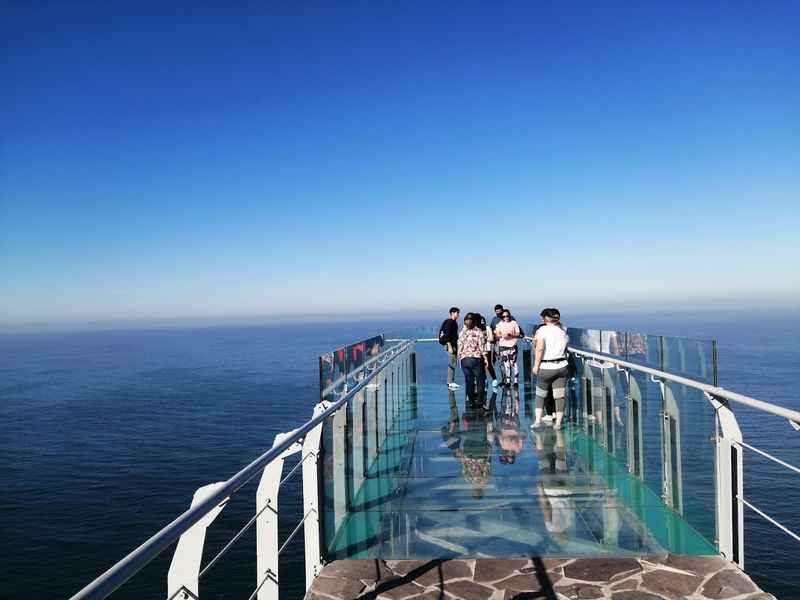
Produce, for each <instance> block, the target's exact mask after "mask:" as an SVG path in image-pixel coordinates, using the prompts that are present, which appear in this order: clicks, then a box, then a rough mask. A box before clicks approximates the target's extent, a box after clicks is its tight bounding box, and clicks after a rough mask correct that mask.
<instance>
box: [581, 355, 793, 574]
mask: <svg viewBox="0 0 800 600" xmlns="http://www.w3.org/2000/svg"><path fill="white" fill-rule="evenodd" d="M567 350H568V351H569V352H570V353H572V354H573V355H575V356H576V357H579V358H582V359H587V360H590V361H598V362H601V363H607V364H614V365H616V366H617V368H619V369H622V370H626V371H638V372H641V373H645V374H648V375H649V376H650V377H651V378H652V380H653V381H655V382H657V383H658V384H659V388H660V391H661V400H662V419H667V418H672V417H673V416H674V413H675V412H676V411H675V410H674V409H675V406H674V404H675V402H674V398H672V394H671V392H670V391H669V389H668V386H667V382H674V383H677V384H680V385H684V386H686V387H690V388H694V389H697V390H700V391H702V392H704V394H705V396H706V398H707V399H708V400H709V402H710V403H711V405H712V406H713V408H714V410H715V413H716V432H715V436H714V438H713V441H714V442H715V444H716V451H715V485H716V490H715V495H716V516H717V534H718V540H717V543H718V547H719V550H720V553H721V554H722V555H723V556H724V557H725V558H727V559H728V560H730V561H732V562H734V563H736V564H737V565H739V566H740V567H743V566H744V516H743V507H744V506H747V507H749V508H752V509H753V510H754V511H756V512H757V513H759V514H761V515H762V516H763V517H764V518H766V519H767V520H769V521H770V522H773V523H775V524H776V525H777V526H778V527H779V528H781V529H782V530H783V531H786V532H787V533H788V534H789V535H791V536H792V537H795V538H797V539H800V536H798V535H797V534H796V533H794V532H792V531H790V530H788V529H787V528H786V527H785V526H783V525H781V524H780V523H777V522H775V521H774V520H773V519H772V518H771V517H769V516H768V515H766V514H764V513H763V512H762V511H760V510H758V509H757V508H756V507H754V506H753V505H752V504H750V503H748V502H747V501H746V500H745V499H744V498H743V491H742V490H743V456H742V448H743V447H746V446H747V445H746V444H744V442H743V441H742V433H741V430H740V429H739V425H738V423H737V421H736V417H735V416H734V414H733V412H732V411H731V409H730V406H729V403H730V402H737V403H740V404H743V405H746V406H749V407H751V408H755V409H757V410H760V411H762V412H766V413H770V414H772V415H775V416H778V417H782V418H784V419H787V420H789V422H790V423H792V426H793V427H795V428H797V426H798V425H799V424H800V412H798V411H794V410H791V409H788V408H783V407H782V406H776V405H774V404H770V403H768V402H764V401H762V400H756V399H755V398H750V397H749V396H745V395H743V394H737V393H736V392H731V391H728V390H726V389H723V388H720V387H717V386H713V385H709V384H706V383H702V382H699V381H695V380H692V379H689V378H687V377H682V376H680V375H675V374H673V373H667V372H666V371H661V370H658V369H654V368H652V367H647V366H644V365H640V364H637V363H631V362H628V361H625V360H622V359H619V358H616V357H613V356H608V355H605V354H598V353H597V352H589V351H587V350H581V349H580V348H574V347H572V346H570V347H568V348H567ZM631 379H632V378H629V381H631ZM670 400H671V401H670ZM592 405H593V408H594V398H593V399H592ZM640 417H641V415H640ZM640 421H641V418H640ZM662 426H666V425H663V424H662ZM662 439H663V440H668V441H669V440H670V439H671V435H669V433H667V435H665V436H662ZM669 449H670V447H669V446H663V447H662V452H663V453H664V454H663V456H664V464H665V465H666V468H665V469H664V471H665V473H664V480H663V486H664V488H663V493H664V499H665V501H666V502H667V504H668V505H670V506H671V505H672V498H673V494H672V491H673V486H674V485H679V484H680V482H675V481H672V469H671V468H669V462H668V461H669V460H670V457H669V456H668V454H669ZM757 451H758V452H760V453H761V454H764V455H766V456H767V458H770V459H771V460H773V461H775V462H778V463H779V464H784V465H786V463H783V461H780V460H778V459H776V458H774V457H772V456H770V455H767V454H766V453H764V452H763V451H759V450H757ZM678 456H680V454H678ZM786 466H788V467H789V468H792V469H796V468H795V467H792V466H791V465H786ZM667 473H668V474H667ZM674 508H676V509H677V510H680V507H674Z"/></svg>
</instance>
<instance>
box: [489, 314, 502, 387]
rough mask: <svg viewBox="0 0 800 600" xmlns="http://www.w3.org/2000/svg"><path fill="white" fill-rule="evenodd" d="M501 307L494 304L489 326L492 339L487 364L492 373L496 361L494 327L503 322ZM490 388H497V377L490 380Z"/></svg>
mask: <svg viewBox="0 0 800 600" xmlns="http://www.w3.org/2000/svg"><path fill="white" fill-rule="evenodd" d="M502 315H503V305H502V304H495V305H494V317H492V321H491V323H490V324H489V327H490V328H491V330H492V332H491V338H492V351H491V354H490V355H489V363H490V364H491V365H492V371H494V363H495V361H497V335H496V334H495V327H497V324H498V323H501V322H502V321H503V316H502ZM492 387H497V377H495V378H494V379H492Z"/></svg>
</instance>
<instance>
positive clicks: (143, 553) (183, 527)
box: [71, 340, 414, 600]
mask: <svg viewBox="0 0 800 600" xmlns="http://www.w3.org/2000/svg"><path fill="white" fill-rule="evenodd" d="M413 343H414V342H413V341H412V340H407V341H406V342H404V343H400V344H397V345H396V346H392V347H391V348H387V349H386V350H385V351H384V352H382V353H381V355H385V356H387V357H388V358H389V360H394V359H395V358H397V357H398V356H400V355H402V354H403V353H404V352H405V351H406V350H408V349H409V348H410V347H411V346H412V345H413ZM381 355H379V356H381ZM375 358H377V357H375ZM378 373H380V371H379V370H376V371H373V372H372V373H370V374H368V375H367V376H366V377H365V378H364V379H362V380H361V381H360V382H358V384H356V385H355V386H354V387H353V389H351V390H349V391H348V392H346V393H345V394H344V396H342V397H341V398H340V399H338V400H336V401H335V402H332V403H331V404H330V405H329V406H328V408H326V409H325V410H324V411H323V412H321V413H320V414H319V415H317V416H316V417H313V418H312V419H310V420H309V421H306V423H305V424H303V425H301V426H300V427H299V428H297V429H295V430H294V431H293V432H292V433H291V434H290V435H287V436H286V437H285V438H283V439H282V440H281V441H280V442H278V443H276V444H274V445H273V446H272V447H271V448H270V449H269V450H267V451H266V452H264V453H263V454H262V455H261V456H259V457H258V458H256V459H255V460H253V461H252V462H251V463H250V464H248V465H247V466H245V467H244V468H242V469H240V470H239V471H238V472H237V473H236V474H234V475H233V476H231V477H230V478H229V479H228V480H227V481H225V482H223V485H221V486H220V487H219V488H218V489H217V490H216V491H215V492H214V493H212V494H210V495H209V496H208V497H207V498H206V499H205V500H203V501H201V502H199V503H197V504H196V505H195V506H193V507H190V508H189V509H188V510H186V511H185V512H183V513H182V514H180V515H179V516H178V517H176V518H175V519H174V520H173V521H172V522H171V523H169V524H168V525H167V526H166V527H164V528H162V529H161V530H160V531H158V532H157V533H155V534H153V535H152V536H151V537H150V538H149V539H147V540H146V541H145V542H144V543H142V544H140V545H139V546H138V547H137V548H136V549H134V550H133V551H132V552H130V553H129V554H128V555H127V556H125V557H124V558H122V559H121V560H119V561H118V562H117V563H116V564H114V565H113V566H112V567H111V568H109V569H108V570H106V571H105V572H104V573H102V574H101V575H100V576H99V577H97V578H96V579H95V580H94V581H92V582H91V583H89V584H88V585H86V586H85V587H83V588H82V589H81V590H80V591H78V592H77V593H76V594H75V595H73V596H72V598H71V600H84V599H86V598H105V597H107V596H108V595H110V594H111V593H112V592H113V591H114V590H116V589H117V588H119V587H120V586H121V585H122V584H123V583H125V582H126V581H127V580H128V579H130V578H131V577H133V576H134V575H135V574H136V573H138V572H139V571H140V570H141V569H142V568H143V567H144V566H145V565H147V564H148V563H149V562H150V561H151V560H153V559H154V558H155V557H156V556H158V555H159V554H161V552H163V551H164V550H166V549H167V548H168V547H169V546H170V545H171V544H172V543H173V542H175V541H177V539H178V538H179V537H180V536H181V535H182V534H183V533H185V532H186V531H188V530H189V528H190V527H191V526H192V525H194V524H195V523H197V522H198V521H199V520H200V519H202V518H203V517H204V516H205V515H206V514H208V512H209V511H211V510H212V509H214V508H215V507H217V506H218V505H220V504H221V503H223V502H224V501H226V499H227V498H228V497H230V496H231V495H232V494H234V493H236V491H238V490H239V489H240V488H241V487H242V486H244V485H245V484H246V483H248V482H249V481H250V480H251V479H252V478H253V477H255V476H256V475H257V474H258V473H260V472H261V471H262V470H263V469H264V467H265V466H266V465H268V464H269V463H271V462H272V461H273V460H275V459H276V458H278V457H279V456H280V455H281V454H282V453H283V452H284V451H285V450H287V449H288V448H289V447H290V446H291V445H292V444H294V443H295V442H296V441H297V440H299V439H301V438H303V437H304V436H305V435H306V434H307V433H308V432H309V431H311V430H312V429H314V428H315V427H316V426H317V425H319V424H320V423H322V422H324V421H325V419H327V418H328V417H329V416H331V415H332V414H333V413H335V412H336V411H338V410H339V409H340V408H341V407H342V406H344V405H345V404H346V403H347V402H348V401H349V400H350V399H351V398H352V397H353V396H355V395H356V394H357V393H358V392H360V391H361V390H363V389H364V388H365V387H367V385H369V383H370V382H371V381H372V380H373V379H374V378H375V377H376V376H377V375H378Z"/></svg>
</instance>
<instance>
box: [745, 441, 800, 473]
mask: <svg viewBox="0 0 800 600" xmlns="http://www.w3.org/2000/svg"><path fill="white" fill-rule="evenodd" d="M736 443H737V444H738V445H740V446H744V447H745V448H748V449H750V450H752V451H753V452H758V453H759V454H760V455H761V456H765V457H767V458H768V459H770V460H773V461H775V462H776V463H778V464H779V465H782V466H784V467H786V468H787V469H791V470H792V471H794V472H795V473H800V469H798V468H797V467H795V466H794V465H790V464H789V463H787V462H784V461H782V460H781V459H780V458H775V457H774V456H772V455H771V454H768V453H766V452H764V451H763V450H759V449H758V448H756V447H755V446H751V445H750V444H746V443H745V442H736Z"/></svg>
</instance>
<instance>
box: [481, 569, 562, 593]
mask: <svg viewBox="0 0 800 600" xmlns="http://www.w3.org/2000/svg"><path fill="white" fill-rule="evenodd" d="M543 575H544V574H543ZM551 585H552V583H551ZM492 586H493V587H496V588H497V589H499V590H514V591H517V592H538V591H539V590H541V589H542V585H541V583H539V578H538V577H537V576H536V575H535V574H533V573H518V574H517V575H512V576H511V577H509V578H507V579H503V580H502V581H498V582H496V583H493V584H492Z"/></svg>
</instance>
